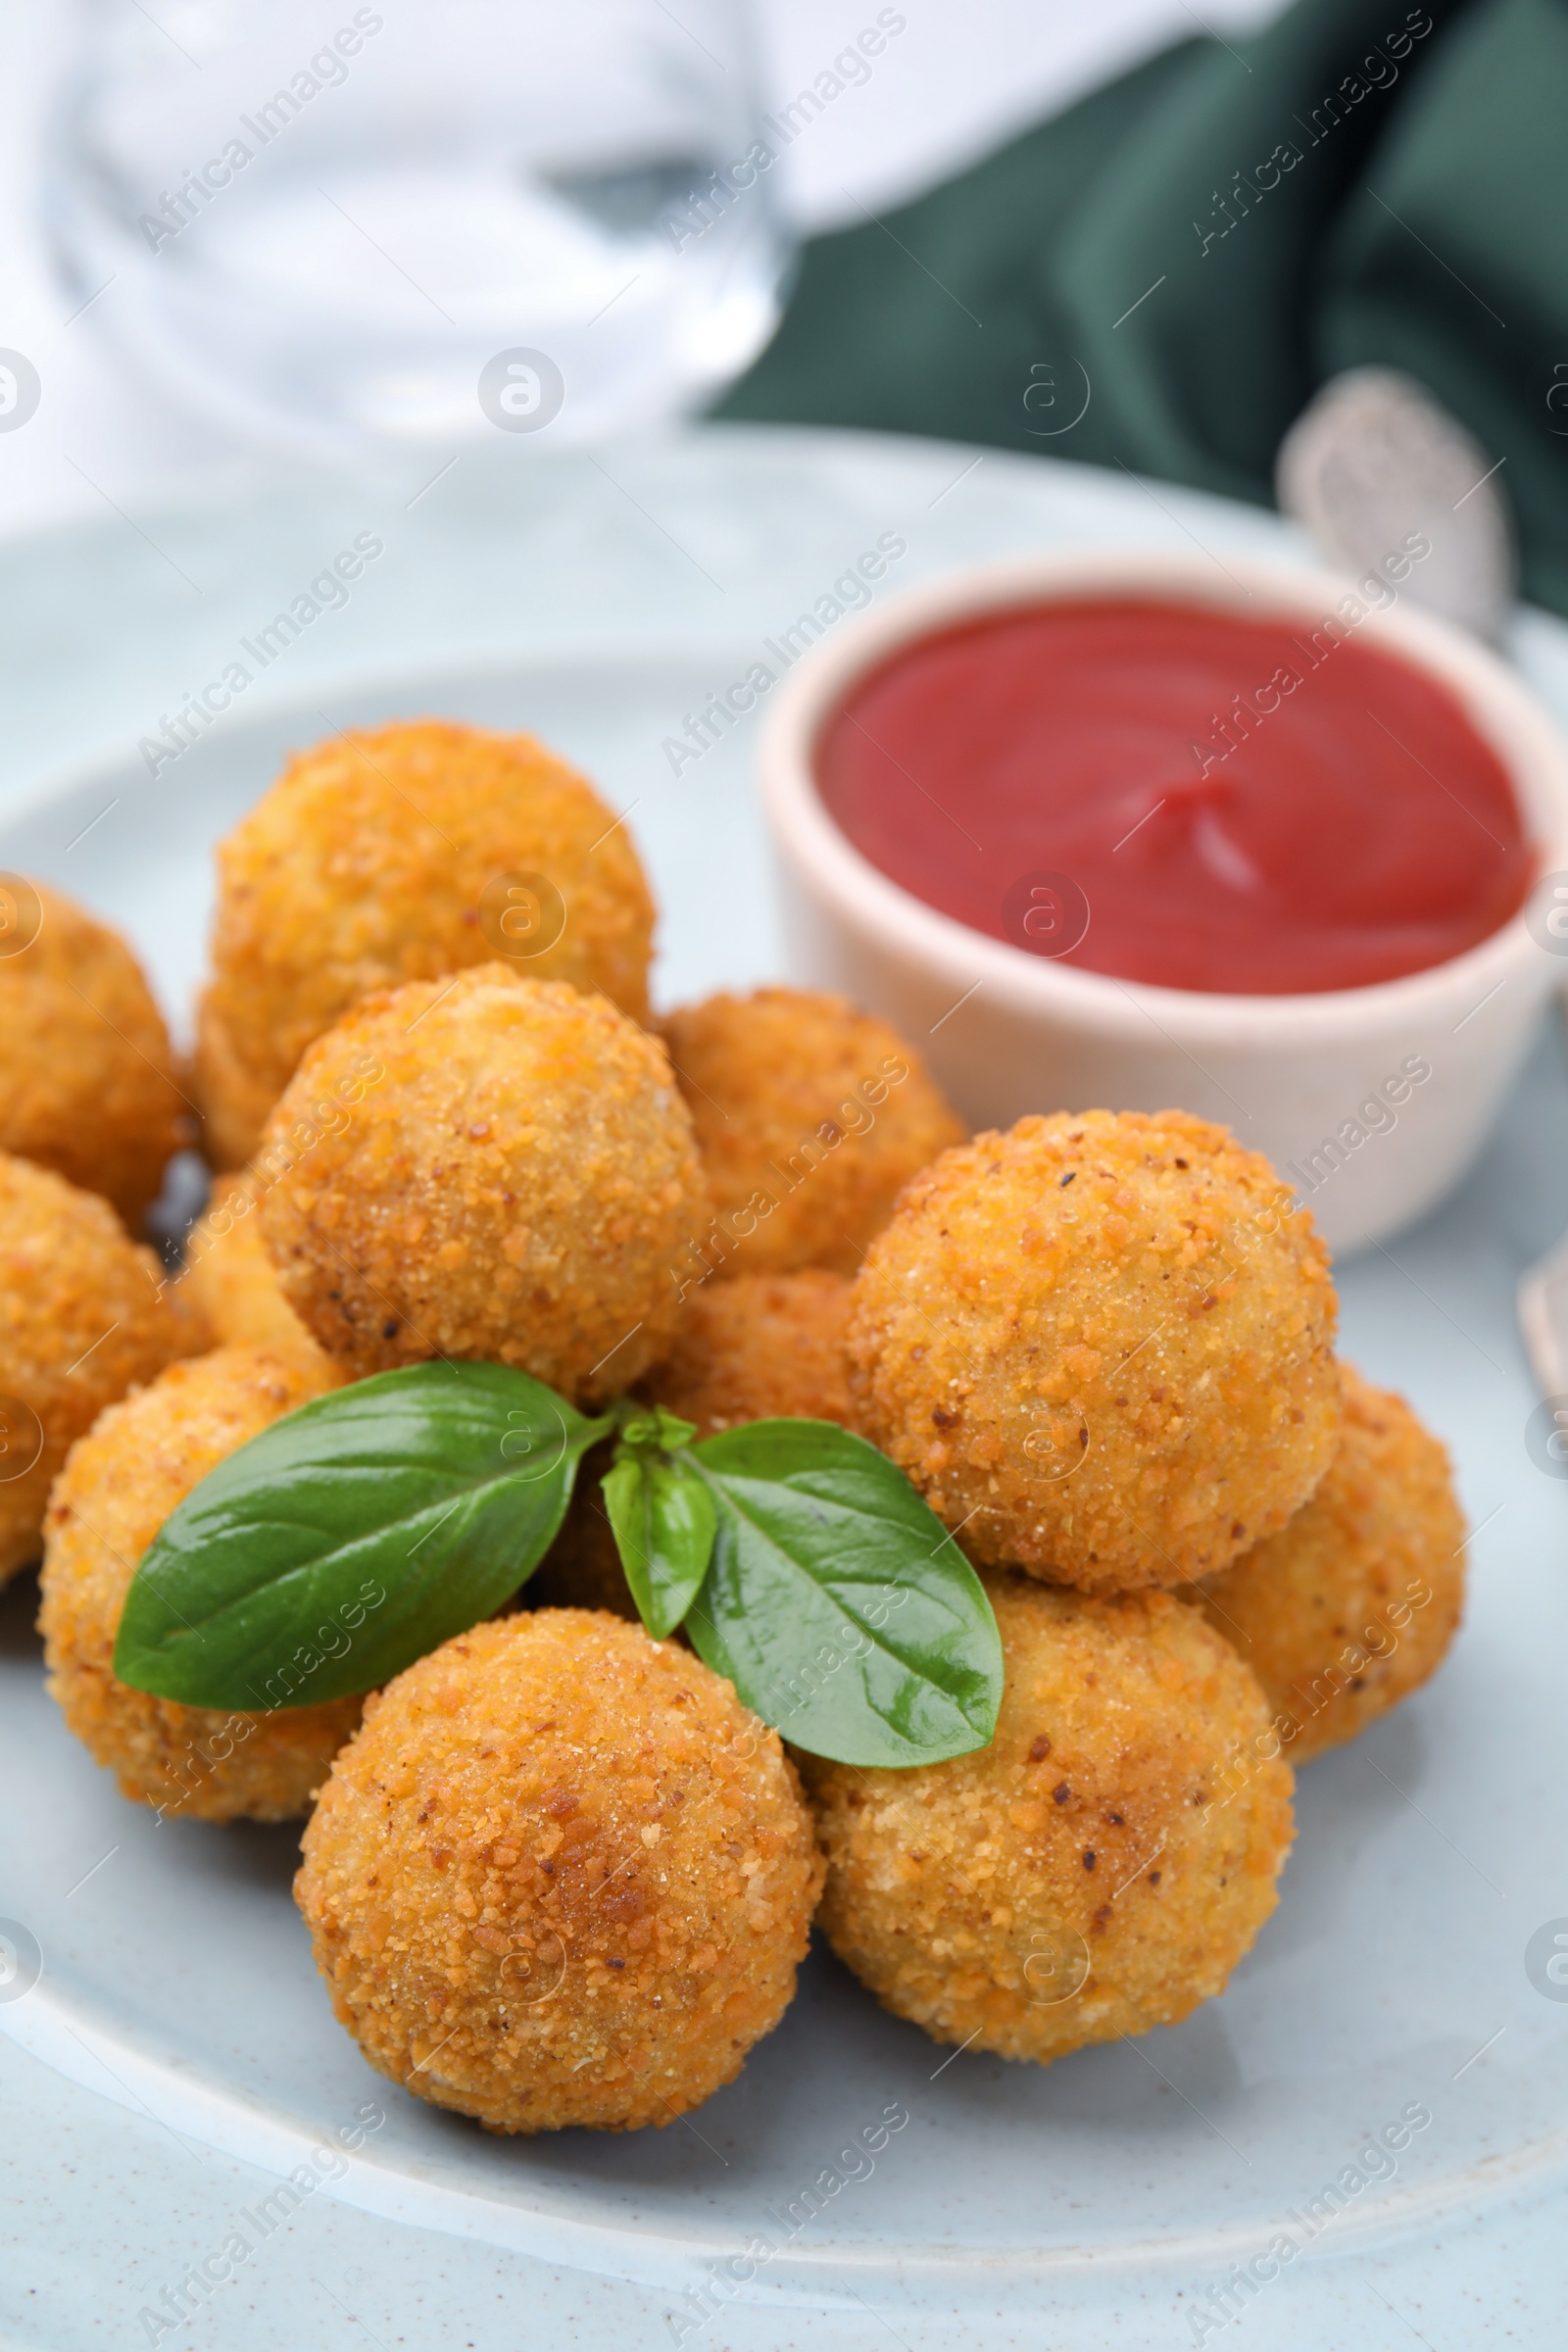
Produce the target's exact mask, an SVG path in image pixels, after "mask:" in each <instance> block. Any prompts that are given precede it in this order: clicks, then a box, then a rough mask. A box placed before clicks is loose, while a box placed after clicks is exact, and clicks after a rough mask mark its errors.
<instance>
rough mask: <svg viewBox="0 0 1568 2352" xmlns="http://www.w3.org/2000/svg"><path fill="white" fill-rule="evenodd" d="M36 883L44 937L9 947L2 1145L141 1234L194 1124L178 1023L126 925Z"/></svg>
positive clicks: (1, 971)
mask: <svg viewBox="0 0 1568 2352" xmlns="http://www.w3.org/2000/svg"><path fill="white" fill-rule="evenodd" d="M29 887H30V888H31V889H32V890H33V891H34V892H35V893H36V896H37V899H38V909H37V911H38V915H39V916H40V918H41V920H40V922H39V928H38V931H37V934H36V936H35V937H34V938H33V939H32V941H31V943H30V944H29V945H28V946H26V947H25V948H23V949H22V950H21V951H20V952H18V953H16V954H11V955H0V1151H6V1152H17V1153H19V1154H20V1156H21V1157H22V1158H24V1159H35V1160H37V1161H38V1162H39V1164H40V1165H41V1166H43V1167H46V1168H53V1169H54V1170H55V1172H56V1174H57V1175H61V1176H64V1177H66V1178H67V1179H68V1180H69V1181H70V1182H71V1183H72V1184H75V1185H80V1186H81V1187H82V1188H83V1190H85V1191H87V1192H92V1193H102V1194H103V1196H104V1198H105V1199H106V1200H109V1201H113V1202H114V1204H115V1206H116V1208H117V1209H118V1210H119V1211H120V1214H121V1216H122V1217H123V1219H124V1221H125V1223H126V1224H127V1225H128V1226H129V1227H130V1228H131V1230H132V1231H133V1232H134V1231H135V1230H136V1229H137V1227H139V1225H140V1223H141V1220H142V1218H143V1216H144V1215H145V1214H146V1211H147V1209H148V1206H149V1205H150V1203H151V1202H152V1201H156V1200H157V1198H158V1193H159V1188H160V1186H161V1185H162V1183H163V1177H164V1169H165V1167H166V1165H167V1164H168V1162H169V1160H170V1158H171V1156H172V1153H174V1152H177V1151H179V1149H180V1147H181V1145H182V1144H183V1143H184V1142H186V1140H187V1139H188V1135H189V1134H191V1133H194V1125H195V1123H194V1119H193V1118H191V1117H190V1116H189V1115H188V1106H187V1104H186V1102H185V1098H184V1096H183V1095H182V1094H181V1092H180V1090H179V1087H178V1085H177V1084H176V1082H175V1071H174V1057H173V1054H172V1051H171V1049H170V1044H169V1032H168V1031H167V1030H166V1029H165V1027H164V1018H163V1015H162V1013H161V1012H160V1011H159V1009H158V1006H157V1005H155V1004H154V1002H153V997H152V992H151V990H150V989H149V988H148V986H147V982H146V980H145V979H144V978H143V976H142V970H141V966H140V964H139V963H138V962H137V961H136V958H135V956H133V955H132V954H131V952H130V949H129V948H128V947H127V946H126V944H125V942H124V941H123V939H122V938H121V936H120V933H119V932H118V931H113V930H111V929H110V927H109V925H108V924H107V923H101V922H99V921H98V919H97V918H96V916H94V915H90V914H88V913H86V912H85V911H84V910H83V908H81V907H77V906H76V905H75V904H74V903H73V901H72V900H70V899H68V898H65V897H64V896H62V894H61V893H60V892H59V891H55V890H50V889H48V888H47V887H46V886H45V885H44V884H43V883H41V882H38V883H33V884H31V885H29ZM13 896H15V892H14V888H13V886H11V885H6V884H3V883H0V898H3V899H4V902H5V905H9V903H10V900H11V898H12V897H13ZM19 911H20V910H19ZM25 911H26V912H28V913H30V909H28V910H25ZM3 913H4V907H0V914H3ZM0 927H3V926H0ZM3 944H5V943H4V942H3V941H0V945H3Z"/></svg>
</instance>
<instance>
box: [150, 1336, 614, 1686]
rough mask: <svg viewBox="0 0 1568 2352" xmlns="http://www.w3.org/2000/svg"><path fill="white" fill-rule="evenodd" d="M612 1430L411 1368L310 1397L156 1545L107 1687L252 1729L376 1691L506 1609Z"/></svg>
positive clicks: (182, 1509)
mask: <svg viewBox="0 0 1568 2352" xmlns="http://www.w3.org/2000/svg"><path fill="white" fill-rule="evenodd" d="M611 1427H612V1423H611V1422H610V1420H609V1419H608V1418H607V1419H604V1420H599V1421H590V1420H588V1419H586V1418H585V1417H584V1415H583V1414H581V1413H579V1412H577V1411H576V1410H575V1408H574V1407H573V1406H571V1405H570V1404H568V1403H567V1402H566V1401H565V1399H564V1397H558V1396H557V1395H556V1393H555V1391H554V1390H553V1389H547V1388H546V1387H545V1386H544V1385H543V1383H542V1382H540V1381H537V1380H531V1379H529V1377H528V1375H527V1374H526V1373H523V1372H514V1371H511V1370H509V1369H508V1367H507V1366H506V1365H504V1364H466V1363H463V1364H457V1363H437V1364H414V1365H411V1366H409V1367H408V1368H406V1369H405V1370H403V1371H399V1372H381V1373H378V1374H376V1375H375V1377H374V1378H372V1379H370V1380H361V1381H356V1382H354V1383H353V1384H352V1386H350V1387H348V1388H346V1389H335V1390H333V1391H332V1393H331V1394H330V1395H329V1396H326V1397H314V1398H313V1399H312V1400H311V1402H310V1403H309V1404H304V1405H301V1406H300V1407H299V1409H298V1411H296V1412H292V1413H287V1414H285V1415H284V1417H283V1419H282V1420H281V1421H274V1422H273V1423H272V1425H271V1427H270V1429H265V1430H263V1431H262V1432H261V1434H260V1436H259V1437H255V1438H252V1439H251V1440H250V1442H249V1444H248V1445H245V1446H240V1447H239V1448H238V1450H237V1451H236V1452H234V1453H231V1454H230V1455H229V1456H228V1457H227V1459H226V1460H224V1461H221V1462H220V1463H219V1464H218V1466H217V1468H216V1469H214V1470H211V1471H209V1473H208V1475H207V1476H206V1477H205V1478H204V1479H203V1480H202V1481H201V1483H200V1485H199V1486H197V1487H194V1488H193V1489H192V1491H191V1492H190V1494H189V1495H186V1497H185V1499H184V1501H183V1502H182V1503H181V1504H180V1505H179V1507H178V1509H177V1510H175V1511H174V1512H173V1513H172V1516H171V1517H170V1518H169V1519H168V1520H167V1521H166V1522H165V1524H164V1526H163V1527H162V1528H161V1529H160V1530H159V1533H158V1535H157V1536H156V1537H155V1538H154V1540H153V1542H152V1543H151V1544H149V1546H148V1548H147V1550H146V1552H145V1553H144V1555H143V1557H142V1559H141V1562H140V1564H139V1565H138V1567H137V1570H136V1573H135V1575H134V1577H133V1578H132V1579H131V1584H130V1590H129V1592H128V1593H126V1596H125V1606H124V1611H123V1616H122V1618H121V1622H120V1633H119V1638H118V1639H117V1641H116V1643H115V1672H116V1674H117V1675H118V1676H119V1677H120V1680H121V1681H122V1682H123V1683H128V1684H130V1685H131V1686H132V1687H133V1688H134V1689H136V1690H138V1691H153V1692H154V1693H156V1695H157V1696H158V1697H160V1698H173V1699H178V1700H180V1701H181V1702H182V1703H183V1704H184V1705H186V1706H195V1707H225V1708H237V1709H243V1710H248V1711H249V1710H256V1709H260V1708H270V1707H305V1706H315V1705H317V1704H318V1703H319V1701H320V1700H322V1699H328V1698H344V1697H347V1696H348V1695H349V1694H350V1693H352V1692H354V1691H370V1690H373V1689H374V1688H375V1687H376V1686H377V1685H378V1684H380V1683H384V1682H386V1681H387V1680H388V1679H389V1677H390V1676H392V1675H394V1674H399V1673H401V1672H402V1670H403V1668H404V1667H405V1666H409V1665H412V1664H413V1662H414V1660H415V1659H416V1658H419V1657H423V1656H424V1654H425V1653H426V1651H428V1650H432V1649H435V1648H437V1647H438V1646H439V1644H440V1643H441V1642H446V1641H450V1639H451V1638H452V1636H453V1635H454V1634H461V1633H466V1631H467V1629H468V1627H469V1626H470V1625H475V1624H477V1623H478V1621H479V1619H480V1618H481V1617H486V1616H488V1615H489V1614H490V1613H491V1612H492V1610H495V1609H498V1608H499V1607H500V1606H501V1604H502V1602H503V1601H504V1600H506V1599H507V1598H508V1597H509V1596H510V1594H512V1593H515V1591H516V1589H517V1587H518V1586H519V1585H520V1584H521V1583H522V1582H523V1580H524V1578H525V1577H526V1576H528V1574H529V1573H530V1571H531V1570H532V1569H534V1568H535V1567H537V1565H538V1563H539V1561H540V1560H541V1559H542V1557H543V1556H544V1554H545V1552H546V1551H547V1550H548V1549H549V1546H550V1544H551V1543H552V1542H553V1541H554V1539H555V1536H556V1533H557V1530H558V1529H559V1528H560V1526H561V1522H562V1519H563V1517H564V1513H565V1509H566V1504H567V1502H568V1501H569V1500H570V1497H571V1490H572V1484H573V1481H574V1480H575V1478H576V1475H577V1464H578V1462H579V1460H580V1459H581V1457H582V1454H583V1452H584V1450H585V1449H586V1447H588V1446H591V1445H592V1444H593V1443H594V1442H595V1440H596V1439H598V1438H602V1437H604V1436H606V1435H608V1434H609V1431H610V1429H611Z"/></svg>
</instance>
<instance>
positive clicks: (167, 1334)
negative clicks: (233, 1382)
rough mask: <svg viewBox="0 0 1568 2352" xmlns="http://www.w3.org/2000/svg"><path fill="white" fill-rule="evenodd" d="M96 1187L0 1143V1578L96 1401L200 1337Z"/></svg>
mask: <svg viewBox="0 0 1568 2352" xmlns="http://www.w3.org/2000/svg"><path fill="white" fill-rule="evenodd" d="M163 1284H164V1270H163V1268H162V1266H161V1265H160V1264H159V1262H158V1260H157V1258H156V1257H155V1256H154V1255H153V1253H152V1251H151V1250H143V1249H141V1248H139V1247H138V1246H137V1245H136V1244H135V1243H133V1242H131V1241H128V1240H127V1239H126V1236H125V1231H124V1228H123V1225H122V1224H121V1222H120V1219H119V1218H118V1217H117V1216H116V1214H115V1212H114V1210H113V1209H112V1208H111V1207H110V1205H109V1203H108V1201H105V1200H102V1199H101V1198H100V1197H99V1195H98V1194H97V1193H86V1192H78V1191H77V1189H76V1187H75V1186H74V1185H73V1184H68V1183H67V1182H66V1180H65V1178H64V1177H63V1176H57V1175H55V1174H54V1172H53V1171H52V1169H49V1168H40V1167H35V1166H34V1165H33V1163H32V1162H31V1161H30V1160H26V1159H14V1158H13V1157H12V1156H11V1154H10V1153H9V1152H0V1584H3V1583H4V1582H5V1580H6V1579H7V1577H9V1576H12V1575H14V1574H15V1572H16V1570H17V1569H19V1568H22V1567H25V1565H26V1563H27V1561H28V1560H33V1559H36V1558H37V1556H38V1553H39V1552H40V1551H41V1550H42V1548H43V1515H44V1506H45V1504H46V1503H47V1502H48V1499H49V1488H50V1484H51V1482H52V1481H53V1479H54V1476H55V1473H56V1472H57V1471H58V1470H59V1468H60V1466H61V1464H62V1462H64V1460H65V1458H66V1454H67V1451H68V1450H69V1448H70V1447H71V1446H72V1445H73V1443H74V1441H75V1440H76V1439H77V1438H79V1437H80V1436H81V1435H82V1433H83V1432H84V1431H85V1430H89V1429H90V1428H91V1427H92V1425H93V1423H94V1422H95V1421H96V1420H97V1418H98V1415H99V1414H100V1413H101V1412H102V1411H103V1409H104V1406H105V1405H106V1404H113V1403H114V1402H115V1401H116V1399H117V1398H118V1397H123V1396H124V1394H125V1391H126V1390H127V1389H129V1388H132V1387H134V1386H135V1385H136V1384H137V1382H139V1381H144V1380H152V1379H153V1378H154V1377H155V1376H156V1375H157V1374H158V1373H160V1372H161V1371H162V1370H163V1369H164V1366H165V1365H166V1364H169V1363H172V1362H173V1360H174V1358H175V1357H176V1356H180V1355H194V1354H196V1353H197V1351H198V1350H199V1349H200V1348H205V1347H206V1346H207V1344H208V1340H207V1333H206V1329H205V1326H204V1325H203V1324H202V1322H201V1320H200V1318H199V1317H197V1316H196V1315H194V1314H193V1313H192V1312H191V1310H190V1308H189V1307H188V1306H186V1305H185V1304H184V1303H183V1302H182V1301H181V1300H179V1299H176V1298H175V1296H174V1294H173V1291H172V1289H170V1290H164V1291H163V1296H162V1297H160V1295H159V1294H160V1291H161V1290H163Z"/></svg>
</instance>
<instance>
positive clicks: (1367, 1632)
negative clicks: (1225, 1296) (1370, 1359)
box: [1193, 1363, 1465, 1764]
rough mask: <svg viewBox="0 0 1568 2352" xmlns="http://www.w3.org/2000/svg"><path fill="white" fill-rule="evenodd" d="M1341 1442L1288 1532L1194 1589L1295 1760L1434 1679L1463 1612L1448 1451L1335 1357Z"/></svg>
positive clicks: (1458, 1525)
mask: <svg viewBox="0 0 1568 2352" xmlns="http://www.w3.org/2000/svg"><path fill="white" fill-rule="evenodd" d="M1340 1373H1341V1377H1342V1379H1343V1380H1344V1383H1345V1427H1344V1430H1343V1432H1342V1434H1341V1438H1340V1449H1339V1451H1338V1453H1337V1454H1336V1455H1335V1457H1334V1459H1333V1461H1332V1462H1331V1463H1330V1464H1329V1467H1328V1469H1327V1471H1326V1472H1325V1473H1324V1477H1323V1483H1322V1485H1321V1486H1320V1487H1319V1488H1318V1490H1317V1493H1316V1494H1315V1495H1313V1496H1312V1499H1311V1500H1310V1502H1306V1503H1303V1504H1302V1506H1301V1508H1300V1509H1299V1511H1298V1512H1297V1514H1296V1517H1295V1518H1294V1519H1293V1520H1292V1521H1291V1524H1290V1526H1289V1527H1287V1528H1285V1529H1283V1530H1282V1531H1281V1533H1280V1534H1279V1535H1277V1536H1270V1537H1268V1538H1267V1540H1266V1541H1265V1542H1264V1543H1262V1544H1255V1545H1254V1546H1253V1548H1252V1549H1251V1550H1250V1552H1249V1553H1248V1554H1247V1556H1246V1558H1245V1559H1241V1560H1238V1561H1237V1562H1236V1565H1235V1566H1234V1567H1233V1568H1227V1569H1226V1570H1225V1571H1224V1573H1223V1574H1222V1575H1220V1576H1215V1577H1210V1578H1209V1579H1208V1580H1207V1581H1206V1583H1204V1584H1203V1585H1201V1586H1199V1587H1198V1588H1197V1590H1196V1591H1195V1593H1194V1595H1193V1597H1194V1598H1195V1599H1197V1600H1198V1601H1200V1602H1201V1605H1202V1608H1203V1610H1204V1613H1205V1615H1206V1616H1207V1618H1208V1620H1209V1623H1210V1624H1211V1625H1212V1626H1214V1627H1215V1629H1216V1630H1217V1631H1218V1632H1219V1633H1221V1634H1223V1635H1224V1636H1225V1637H1226V1639H1227V1640H1228V1641H1229V1642H1233V1643H1234V1645H1235V1646H1236V1648H1237V1649H1238V1650H1239V1651H1240V1652H1241V1655H1242V1656H1243V1657H1244V1658H1245V1659H1246V1660H1247V1663H1248V1664H1249V1666H1250V1667H1251V1669H1252V1671H1253V1673H1254V1674H1255V1675H1256V1676H1257V1679H1258V1681H1259V1682H1260V1683H1261V1684H1262V1686H1263V1689H1264V1691H1265V1692H1266V1693H1267V1696H1268V1703H1269V1705H1270V1707H1271V1708H1272V1709H1273V1710H1274V1720H1275V1726H1276V1729H1277V1730H1278V1731H1279V1733H1280V1735H1281V1737H1282V1739H1283V1740H1285V1741H1286V1743H1287V1746H1288V1749H1289V1752H1290V1756H1291V1760H1292V1762H1293V1763H1297V1764H1303V1763H1305V1761H1306V1759H1307V1758H1308V1757H1309V1756H1315V1755H1319V1754H1321V1752H1322V1751H1323V1749H1324V1748H1326V1747H1338V1746H1339V1744H1340V1742H1341V1741H1342V1740H1353V1739H1354V1738H1355V1736H1356V1734H1357V1732H1360V1731H1364V1730H1365V1728H1366V1726H1367V1725H1368V1724H1369V1723H1375V1722H1376V1720H1377V1718H1378V1717H1379V1716H1380V1715H1386V1714H1387V1713H1388V1711H1389V1709H1390V1708H1391V1707H1397V1705H1398V1703H1399V1701H1400V1699H1401V1698H1407V1697H1408V1696H1409V1694H1410V1692H1411V1691H1415V1690H1418V1689H1419V1688H1420V1686H1421V1684H1423V1683H1424V1682H1426V1681H1427V1680H1428V1679H1429V1678H1430V1677H1431V1676H1432V1675H1434V1674H1435V1673H1436V1672H1437V1670H1438V1668H1439V1666H1441V1664H1442V1663H1443V1660H1444V1658H1445V1656H1446V1653H1447V1648H1448V1644H1449V1642H1451V1641H1452V1640H1453V1637H1454V1635H1455V1633H1456V1632H1457V1631H1458V1627H1459V1619H1460V1616H1461V1614H1462V1613H1463V1609H1464V1548H1463V1547H1464V1543H1465V1523H1464V1514H1463V1512H1462V1511H1461V1510H1460V1508H1459V1504H1458V1500H1457V1498H1456V1497H1455V1495H1454V1491H1453V1477H1452V1473H1451V1471H1450V1469H1449V1466H1448V1456H1447V1450H1446V1447H1445V1446H1443V1445H1441V1444H1440V1442H1439V1441H1438V1439H1436V1438H1435V1437H1433V1436H1432V1434H1431V1433H1430V1431H1428V1430H1426V1429H1424V1428H1423V1427H1422V1425H1421V1423H1420V1422H1419V1421H1418V1420H1417V1419H1416V1417H1415V1415H1414V1413H1413V1412H1412V1411H1411V1410H1410V1407H1409V1406H1408V1405H1407V1404H1406V1403H1405V1401H1404V1399H1403V1398H1402V1397H1395V1396H1393V1395H1391V1394H1390V1392H1389V1391H1388V1390H1387V1389H1374V1388H1372V1387H1371V1386H1369V1384H1368V1383H1367V1382H1366V1381H1364V1380H1363V1379H1362V1378H1361V1376H1360V1374H1359V1373H1357V1372H1352V1371H1351V1369H1350V1367H1349V1365H1348V1364H1346V1363H1342V1364H1341V1366H1340Z"/></svg>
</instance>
